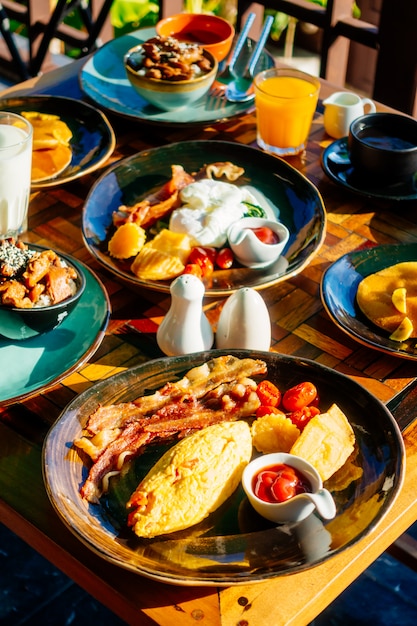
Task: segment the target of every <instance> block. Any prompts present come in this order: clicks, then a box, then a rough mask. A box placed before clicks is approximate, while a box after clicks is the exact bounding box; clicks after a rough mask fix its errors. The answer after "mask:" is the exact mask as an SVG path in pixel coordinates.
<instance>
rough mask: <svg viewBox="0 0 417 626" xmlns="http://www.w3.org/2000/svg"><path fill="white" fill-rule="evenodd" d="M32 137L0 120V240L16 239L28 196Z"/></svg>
mask: <svg viewBox="0 0 417 626" xmlns="http://www.w3.org/2000/svg"><path fill="white" fill-rule="evenodd" d="M31 164H32V134H30V136H29V138H28V133H27V132H26V131H25V130H23V129H22V128H18V127H16V126H12V125H10V124H4V123H1V120H0V237H1V236H8V235H13V236H17V233H18V231H19V230H20V228H21V226H22V224H23V223H24V221H25V218H26V212H27V208H28V203H29V194H30V176H31Z"/></svg>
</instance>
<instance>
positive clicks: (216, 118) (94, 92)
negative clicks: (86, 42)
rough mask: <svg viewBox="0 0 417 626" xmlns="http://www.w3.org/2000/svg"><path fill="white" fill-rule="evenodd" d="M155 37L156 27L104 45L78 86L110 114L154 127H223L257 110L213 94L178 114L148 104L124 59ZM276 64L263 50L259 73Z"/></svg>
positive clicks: (249, 43) (258, 66)
mask: <svg viewBox="0 0 417 626" xmlns="http://www.w3.org/2000/svg"><path fill="white" fill-rule="evenodd" d="M155 35H156V31H155V29H154V28H145V29H140V30H137V31H134V32H132V33H129V34H128V35H123V36H122V37H118V38H117V39H113V40H111V41H109V42H107V43H106V44H104V46H101V48H99V49H98V50H97V51H96V52H95V53H94V54H93V55H92V56H91V57H90V58H89V59H88V60H87V61H86V63H85V64H84V65H83V66H82V68H81V70H80V73H79V84H80V87H81V90H82V91H83V93H84V94H85V95H86V96H88V98H90V99H91V100H92V101H93V102H94V103H95V104H96V105H98V106H100V107H102V108H103V109H105V110H106V111H108V112H110V113H114V114H116V115H119V116H122V117H124V118H127V119H130V120H131V121H135V122H142V123H146V124H149V125H154V126H174V127H181V128H184V127H196V126H204V125H205V126H207V125H210V124H221V123H225V122H230V121H231V120H233V119H234V118H236V117H239V116H241V115H244V114H246V113H249V112H250V111H252V110H254V103H253V101H252V102H242V103H234V102H228V101H227V100H226V99H225V98H223V97H221V98H219V97H218V96H213V95H212V94H210V92H209V93H208V94H207V95H206V96H204V97H203V98H200V99H199V100H198V101H197V102H194V103H193V105H192V106H191V107H184V108H183V109H177V110H175V111H162V110H160V109H158V108H157V107H155V106H153V105H151V104H149V103H148V102H146V100H144V99H143V98H141V97H140V96H139V94H138V93H136V91H135V90H134V88H133V87H132V86H131V84H130V82H129V79H128V78H127V76H126V72H125V69H124V65H123V57H124V55H125V54H126V52H127V51H128V50H129V49H130V48H132V47H133V46H136V45H138V44H139V43H142V42H144V41H146V40H147V39H149V38H151V37H153V36H155ZM252 44H253V42H252V40H248V43H247V46H248V48H247V49H248V53H250V51H251V46H252ZM242 57H243V60H242V64H243V62H244V61H245V59H246V58H247V57H248V54H246V55H245V54H243V55H242ZM240 62H241V60H240V59H239V63H240ZM273 65H274V60H273V57H272V56H271V55H270V54H269V53H268V52H266V51H264V52H263V53H262V54H261V57H260V59H259V61H258V64H257V69H256V71H257V72H258V71H261V70H263V69H267V68H269V67H272V66H273Z"/></svg>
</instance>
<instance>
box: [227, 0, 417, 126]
mask: <svg viewBox="0 0 417 626" xmlns="http://www.w3.org/2000/svg"><path fill="white" fill-rule="evenodd" d="M254 7H255V10H256V7H257V10H258V13H259V9H260V10H261V13H262V14H263V10H264V9H265V8H267V9H271V10H275V11H280V12H282V13H285V14H287V15H289V16H291V17H294V18H296V19H298V20H300V21H303V22H306V23H310V24H314V25H315V26H317V27H319V28H320V29H322V32H323V39H322V48H321V52H320V76H321V77H322V78H326V79H327V80H329V81H330V82H332V83H334V84H335V85H340V86H344V85H345V82H346V81H345V79H346V70H347V63H348V57H349V46H350V42H352V41H354V42H357V43H359V44H362V45H364V46H367V47H369V48H373V49H375V50H377V52H378V57H377V68H376V73H375V78H374V87H373V94H371V95H372V96H373V97H374V98H375V99H376V100H379V101H380V102H382V103H384V104H386V105H388V106H392V107H393V108H396V109H398V110H400V111H403V112H404V113H408V114H410V115H413V114H414V115H416V114H417V102H416V90H417V46H416V44H415V30H416V26H417V2H415V0H383V3H382V10H381V17H380V22H379V24H378V25H376V24H371V23H369V22H365V21H363V20H361V19H355V18H353V17H352V13H351V11H352V1H351V0H327V6H326V7H322V6H320V5H317V4H314V3H313V2H309V1H308V0H257V1H256V2H255V3H253V2H251V1H250V0H238V15H237V20H238V24H240V23H241V20H242V18H243V16H244V14H245V13H246V12H247V11H248V10H249V8H251V10H253V9H254ZM261 19H262V18H261ZM388 76H389V81H388V80H387V77H388Z"/></svg>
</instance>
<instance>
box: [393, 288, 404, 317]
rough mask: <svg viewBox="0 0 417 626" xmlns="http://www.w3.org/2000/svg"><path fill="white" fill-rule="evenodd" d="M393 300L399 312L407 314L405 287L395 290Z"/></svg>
mask: <svg viewBox="0 0 417 626" xmlns="http://www.w3.org/2000/svg"><path fill="white" fill-rule="evenodd" d="M391 300H392V304H393V305H394V306H395V308H396V309H397V311H399V312H400V313H404V314H405V313H407V289H406V288H405V287H398V289H394V291H393V293H392V296H391Z"/></svg>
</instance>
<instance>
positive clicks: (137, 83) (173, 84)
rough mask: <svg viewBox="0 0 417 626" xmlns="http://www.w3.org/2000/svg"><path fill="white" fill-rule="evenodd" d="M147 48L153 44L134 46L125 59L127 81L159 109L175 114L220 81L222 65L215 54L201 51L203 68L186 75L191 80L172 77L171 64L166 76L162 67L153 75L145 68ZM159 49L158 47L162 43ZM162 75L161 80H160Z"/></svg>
mask: <svg viewBox="0 0 417 626" xmlns="http://www.w3.org/2000/svg"><path fill="white" fill-rule="evenodd" d="M155 40H158V38H155ZM176 43H177V44H178V42H176ZM146 44H149V45H150V42H149V41H148V42H145V43H144V44H139V45H138V46H134V47H133V48H131V49H130V50H129V51H128V52H127V53H126V55H125V57H124V66H125V70H126V74H127V77H128V79H129V81H130V83H131V85H132V87H133V88H134V89H135V91H136V92H137V93H138V94H139V95H140V96H141V97H142V98H143V99H144V100H146V101H147V102H149V104H151V105H154V106H155V107H157V108H158V109H162V110H164V111H175V110H177V109H183V108H184V107H187V106H189V105H191V104H192V103H193V102H196V101H197V100H199V99H200V98H202V97H203V96H205V94H206V93H207V92H208V90H209V89H210V87H211V86H212V84H213V82H214V79H215V78H216V74H217V69H218V62H217V60H216V59H215V57H214V56H213V55H212V54H211V52H209V51H207V50H204V49H201V59H202V61H201V68H200V69H195V68H196V67H197V65H196V64H192V65H193V66H194V69H193V71H192V72H186V73H184V76H188V75H189V76H190V77H188V78H181V77H180V76H181V75H180V74H177V75H171V73H170V72H169V62H167V63H166V70H167V71H166V72H164V71H162V73H161V72H160V69H159V67H160V66H158V67H157V68H153V70H152V72H151V71H150V70H146V69H145V67H144V58H145V57H146V54H145V55H144V50H146ZM155 45H156V46H158V43H156V44H155ZM174 45H175V44H174ZM179 46H180V47H182V48H185V47H186V46H187V44H179ZM194 48H195V45H194ZM162 54H163V55H164V53H162ZM167 56H169V55H167ZM162 58H165V56H163V57H162ZM159 75H160V76H161V77H158V76H159ZM168 76H170V77H169V78H168Z"/></svg>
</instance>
